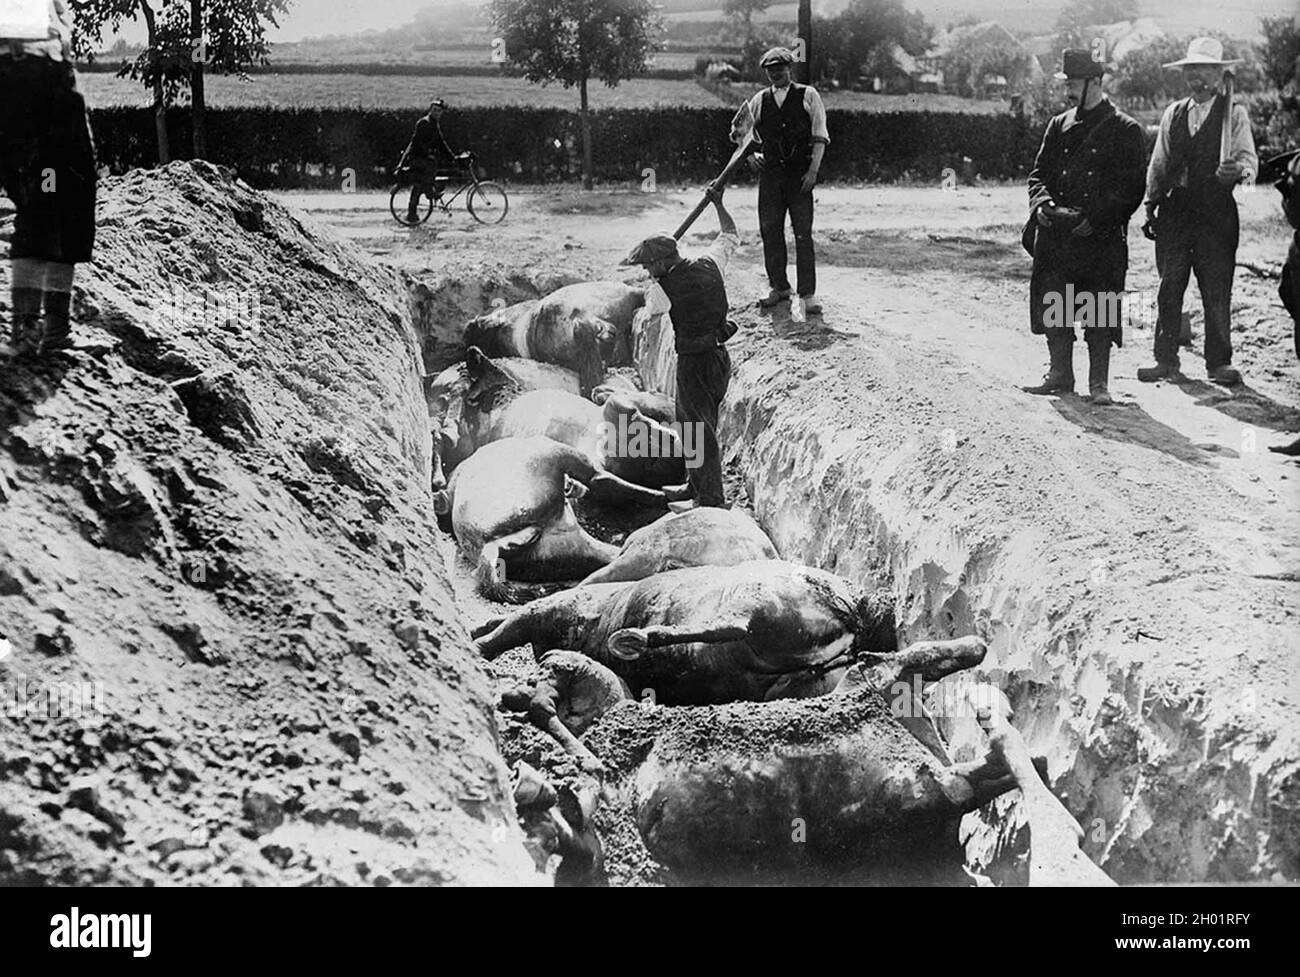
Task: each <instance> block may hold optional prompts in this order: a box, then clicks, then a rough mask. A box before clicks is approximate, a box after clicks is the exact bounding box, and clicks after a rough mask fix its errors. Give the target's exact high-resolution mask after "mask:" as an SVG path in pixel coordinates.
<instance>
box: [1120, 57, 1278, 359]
mask: <svg viewBox="0 0 1300 977" xmlns="http://www.w3.org/2000/svg"><path fill="white" fill-rule="evenodd" d="M1236 63H1237V62H1236V61H1225V60H1224V59H1223V45H1222V44H1220V43H1219V42H1218V41H1217V40H1215V39H1214V38H1212V37H1198V38H1195V39H1194V40H1193V41H1192V42H1191V43H1190V44H1189V45H1188V48H1187V57H1185V58H1183V59H1182V60H1181V61H1174V62H1171V63H1170V64H1167V65H1165V67H1166V68H1182V69H1183V81H1184V83H1185V84H1186V85H1187V87H1188V89H1189V91H1190V92H1191V95H1190V97H1188V98H1185V99H1182V100H1180V101H1177V102H1175V103H1174V104H1173V105H1171V106H1169V108H1168V109H1166V110H1165V114H1164V117H1163V118H1162V119H1161V120H1160V133H1159V135H1158V136H1157V138H1156V145H1155V150H1154V152H1153V153H1152V155H1151V163H1150V165H1149V166H1148V168H1147V199H1146V214H1147V222H1146V225H1145V226H1144V227H1143V229H1142V230H1143V232H1144V233H1146V235H1147V236H1148V237H1150V238H1153V239H1154V240H1155V242H1156V268H1157V269H1158V270H1159V272H1160V292H1159V296H1158V300H1157V305H1158V312H1159V315H1158V318H1157V320H1156V333H1155V359H1156V365H1155V366H1153V367H1143V368H1142V369H1140V370H1138V379H1139V380H1142V381H1143V382H1146V383H1151V382H1153V381H1156V380H1164V379H1170V380H1177V379H1179V378H1180V377H1181V373H1180V372H1179V363H1178V338H1179V330H1180V325H1181V322H1182V313H1183V294H1184V293H1185V292H1186V291H1187V282H1188V279H1189V278H1190V276H1191V273H1192V272H1193V271H1194V272H1195V273H1196V282H1197V285H1198V286H1199V287H1200V290H1201V301H1202V303H1203V304H1204V307H1205V369H1206V372H1207V373H1208V374H1209V378H1210V379H1211V380H1213V381H1214V382H1215V383H1220V384H1225V385H1232V384H1236V383H1240V382H1241V374H1240V373H1238V372H1237V370H1236V369H1235V368H1234V367H1233V366H1232V332H1231V325H1232V323H1231V315H1232V278H1233V274H1234V271H1235V269H1236V261H1237V238H1238V233H1239V223H1238V218H1237V201H1236V200H1234V199H1233V196H1232V188H1233V187H1234V186H1236V185H1237V184H1238V183H1242V182H1251V181H1253V180H1254V178H1255V174H1256V173H1258V172H1259V158H1258V156H1256V154H1255V140H1254V137H1253V136H1252V135H1251V131H1250V116H1249V114H1248V113H1247V111H1246V107H1245V106H1244V105H1241V104H1235V105H1233V106H1232V113H1231V117H1229V115H1228V111H1227V101H1228V100H1227V98H1226V96H1225V95H1224V94H1223V93H1220V92H1219V91H1218V89H1219V85H1220V83H1221V82H1222V81H1223V75H1224V69H1225V68H1227V67H1228V66H1229V65H1233V64H1236ZM1225 127H1226V128H1227V135H1228V147H1229V152H1228V157H1227V158H1226V159H1220V155H1221V140H1222V137H1223V133H1224V129H1225Z"/></svg>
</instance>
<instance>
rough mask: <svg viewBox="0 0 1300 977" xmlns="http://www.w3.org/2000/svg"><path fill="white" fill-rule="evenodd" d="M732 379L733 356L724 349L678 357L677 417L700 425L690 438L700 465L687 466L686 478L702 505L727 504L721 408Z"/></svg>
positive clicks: (719, 506)
mask: <svg viewBox="0 0 1300 977" xmlns="http://www.w3.org/2000/svg"><path fill="white" fill-rule="evenodd" d="M730 379H731V357H730V355H729V354H728V353H727V351H726V349H725V348H722V347H719V348H718V349H715V350H710V351H709V352H707V353H686V354H680V355H678V357H677V415H678V418H679V419H680V420H681V422H682V423H683V424H694V425H697V427H696V429H695V430H694V431H693V432H691V436H692V437H693V439H694V441H695V443H696V444H698V445H700V446H701V449H702V450H701V454H702V457H701V458H700V464H699V465H698V466H695V467H688V468H687V469H686V477H687V479H688V480H689V481H690V485H691V488H692V489H693V490H694V495H695V501H696V502H697V503H698V504H699V505H701V506H716V507H718V508H725V507H726V505H727V500H726V496H725V495H724V493H723V490H722V449H721V447H720V446H719V444H718V407H719V406H720V405H721V403H722V398H723V397H724V396H725V395H726V393H727V384H728V383H729V381H730ZM684 438H685V433H684ZM688 460H689V459H688Z"/></svg>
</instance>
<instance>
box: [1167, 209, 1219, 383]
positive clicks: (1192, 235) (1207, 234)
mask: <svg viewBox="0 0 1300 977" xmlns="http://www.w3.org/2000/svg"><path fill="white" fill-rule="evenodd" d="M1238 234H1239V224H1238V218H1237V204H1236V201H1234V200H1233V199H1232V198H1231V197H1226V202H1224V201H1220V200H1217V199H1216V200H1215V201H1213V202H1207V201H1205V200H1198V199H1196V198H1194V197H1193V196H1191V195H1189V194H1187V193H1180V192H1178V191H1175V193H1174V194H1173V195H1172V196H1170V197H1169V198H1168V199H1167V200H1165V201H1164V202H1163V203H1162V204H1161V205H1160V210H1159V212H1158V213H1157V217H1156V269H1157V270H1158V271H1159V272H1160V292H1159V294H1158V297H1157V301H1156V305H1157V309H1158V317H1157V319H1156V335H1155V357H1156V362H1157V363H1177V362H1178V338H1179V335H1180V332H1181V328H1182V317H1183V295H1184V293H1185V292H1186V291H1187V283H1188V281H1189V279H1190V277H1191V275H1192V273H1193V272H1195V274H1196V284H1197V286H1198V287H1199V288H1200V290H1201V301H1202V303H1203V305H1204V308H1205V366H1206V368H1207V369H1209V370H1214V369H1216V368H1217V367H1220V366H1226V365H1228V364H1229V363H1231V362H1232V329H1231V327H1232V278H1233V274H1234V271H1235V269H1236V263H1237V237H1238Z"/></svg>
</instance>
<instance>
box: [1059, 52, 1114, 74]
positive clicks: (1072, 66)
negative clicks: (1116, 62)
mask: <svg viewBox="0 0 1300 977" xmlns="http://www.w3.org/2000/svg"><path fill="white" fill-rule="evenodd" d="M1105 73H1106V66H1105V65H1104V64H1103V63H1102V62H1100V61H1098V60H1097V59H1096V58H1094V57H1093V56H1092V52H1091V51H1088V50H1086V49H1083V48H1074V49H1071V50H1067V51H1064V52H1062V54H1061V70H1060V71H1058V72H1057V73H1056V74H1055V75H1054V76H1053V77H1055V78H1056V80H1057V81H1065V80H1066V79H1067V78H1100V77H1101V76H1102V75H1104V74H1105Z"/></svg>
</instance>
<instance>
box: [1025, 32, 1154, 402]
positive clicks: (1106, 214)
mask: <svg viewBox="0 0 1300 977" xmlns="http://www.w3.org/2000/svg"><path fill="white" fill-rule="evenodd" d="M1062 61H1063V64H1062V70H1061V71H1060V72H1058V73H1057V75H1056V78H1057V80H1059V81H1064V82H1065V84H1066V89H1067V96H1068V99H1069V102H1070V104H1071V105H1072V106H1073V107H1072V108H1071V109H1069V110H1068V111H1066V112H1063V113H1061V114H1060V115H1058V116H1056V117H1055V118H1053V119H1052V120H1051V122H1049V123H1048V124H1047V131H1046V132H1045V133H1044V134H1043V145H1042V147H1041V148H1040V149H1039V150H1038V158H1037V159H1036V160H1035V161H1034V168H1033V170H1032V171H1031V172H1030V174H1029V220H1028V222H1027V223H1026V224H1025V231H1024V237H1023V243H1024V246H1025V249H1026V250H1027V251H1028V252H1029V253H1030V254H1031V255H1033V258H1034V270H1033V273H1032V275H1031V277H1030V280H1029V305H1030V308H1029V327H1030V331H1031V332H1032V333H1034V335H1036V336H1042V335H1046V336H1047V355H1048V359H1049V362H1050V365H1049V367H1048V371H1047V376H1045V377H1044V378H1043V382H1042V383H1040V384H1039V385H1038V386H1036V387H1025V388H1024V390H1025V392H1026V393H1031V394H1054V393H1074V363H1073V359H1074V355H1073V354H1074V340H1075V335H1074V323H1075V321H1076V319H1077V320H1078V321H1079V323H1080V325H1082V327H1083V336H1084V340H1085V342H1087V344H1088V390H1089V392H1090V394H1091V399H1092V403H1093V404H1094V405H1096V406H1106V405H1109V404H1111V403H1112V401H1111V397H1110V391H1109V389H1108V384H1109V380H1110V376H1109V374H1110V347H1111V344H1112V343H1113V344H1114V345H1116V346H1119V345H1120V344H1121V342H1122V341H1123V332H1122V328H1121V326H1122V309H1121V301H1120V298H1119V296H1120V294H1121V293H1122V292H1123V291H1124V281H1125V278H1126V277H1127V275H1128V220H1129V218H1130V217H1131V216H1133V213H1134V211H1136V210H1137V209H1138V206H1139V205H1140V204H1141V203H1142V194H1143V191H1144V189H1145V175H1146V172H1145V171H1146V141H1145V140H1144V138H1143V136H1142V127H1141V126H1140V125H1139V124H1138V123H1137V122H1136V121H1135V120H1133V119H1131V118H1129V117H1128V116H1127V115H1125V114H1124V113H1123V112H1120V111H1118V110H1117V109H1116V108H1115V106H1114V105H1112V104H1111V102H1110V100H1109V99H1108V98H1106V95H1105V93H1104V92H1103V91H1102V88H1101V79H1102V77H1103V75H1104V74H1105V67H1104V66H1103V65H1102V64H1101V63H1100V62H1098V61H1095V60H1093V57H1092V53H1091V52H1090V51H1086V50H1076V51H1066V52H1065V53H1064V54H1063V56H1062ZM1080 299H1082V300H1083V303H1082V312H1080V309H1079V306H1078V304H1077V302H1078V300H1080Z"/></svg>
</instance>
